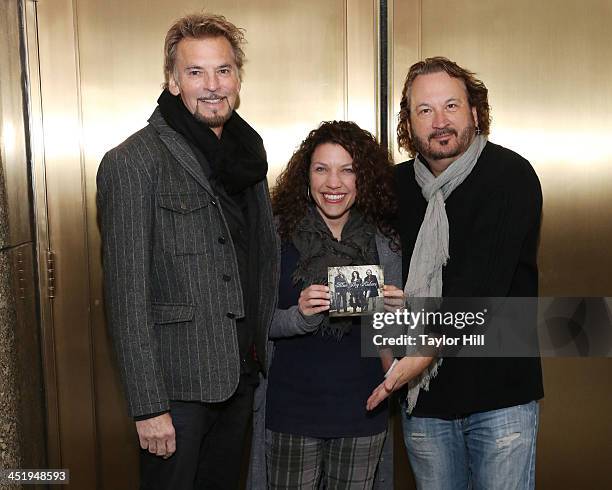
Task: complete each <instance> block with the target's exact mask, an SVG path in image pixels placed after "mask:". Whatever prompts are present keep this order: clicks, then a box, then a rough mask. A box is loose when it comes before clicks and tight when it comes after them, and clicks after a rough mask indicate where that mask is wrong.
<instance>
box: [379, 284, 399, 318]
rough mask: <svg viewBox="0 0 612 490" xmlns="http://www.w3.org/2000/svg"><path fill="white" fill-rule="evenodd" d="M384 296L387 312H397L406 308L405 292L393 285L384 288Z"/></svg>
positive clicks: (386, 285)
mask: <svg viewBox="0 0 612 490" xmlns="http://www.w3.org/2000/svg"><path fill="white" fill-rule="evenodd" d="M383 296H384V298H385V310H387V311H396V310H397V309H398V308H402V307H403V306H404V291H403V290H402V289H399V288H398V287H396V286H392V285H391V284H385V285H384V286H383Z"/></svg>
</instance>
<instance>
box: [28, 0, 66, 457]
mask: <svg viewBox="0 0 612 490" xmlns="http://www.w3.org/2000/svg"><path fill="white" fill-rule="evenodd" d="M26 2H29V3H30V4H31V8H32V9H33V14H32V16H33V21H32V22H33V24H34V25H30V23H29V22H28V20H27V19H28V14H27V10H28V8H27V7H26V6H25V3H22V7H23V10H22V15H23V17H24V19H23V24H24V29H25V30H26V32H24V35H25V36H26V39H27V40H28V41H29V39H28V37H27V29H28V28H31V29H32V31H33V36H34V38H35V41H36V42H35V45H34V46H31V45H29V44H28V51H30V50H33V51H35V52H36V55H35V56H36V61H37V64H36V66H35V67H33V66H31V65H30V64H29V57H28V56H26V60H27V63H26V65H25V70H26V76H27V87H26V89H27V91H28V92H27V98H28V103H27V110H28V114H29V116H28V124H29V125H30V141H29V142H28V143H29V144H32V140H31V138H32V134H33V131H32V130H31V127H32V126H33V125H34V124H36V125H38V126H40V127H39V129H41V128H42V126H43V124H44V114H43V109H42V99H41V94H42V86H41V84H42V79H41V76H40V48H39V40H38V25H39V20H38V5H37V0H26ZM31 69H35V70H36V71H37V72H38V77H37V80H38V83H37V87H36V91H37V97H36V103H37V104H38V114H39V115H38V117H37V120H36V121H34V120H33V119H32V118H31V114H32V102H33V101H32V92H31V90H33V86H32V85H31V80H30V79H31V75H30V70H31ZM38 137H39V138H40V139H41V141H39V142H38V145H37V148H38V152H39V155H38V156H37V157H36V156H35V155H34V152H31V159H32V160H31V165H32V193H33V199H34V208H35V211H34V213H35V218H39V219H35V221H36V222H35V226H34V230H35V231H34V233H35V241H36V262H37V277H38V297H39V301H40V302H39V304H38V315H39V321H40V336H41V337H40V338H41V351H42V352H41V354H42V358H43V380H44V381H43V382H44V387H45V403H46V412H47V413H46V419H45V420H46V425H47V427H46V431H47V433H46V440H47V441H46V448H47V455H46V456H47V464H54V465H61V463H62V451H61V444H60V436H59V434H60V417H59V404H58V393H57V371H56V364H55V359H56V357H55V342H54V340H53V339H54V337H55V333H54V326H53V303H52V302H51V301H50V300H49V299H48V297H47V295H46V294H44V292H43V291H44V288H45V287H46V276H45V274H44V272H45V271H46V264H47V253H48V251H49V248H50V242H49V218H48V207H47V184H46V179H47V175H46V165H45V156H44V134H43V132H42V131H40V134H39V135H38ZM35 159H36V160H37V161H35ZM39 165H40V166H42V169H39V170H38V171H37V170H36V169H35V168H34V166H39ZM37 175H38V176H39V177H40V180H39V181H37V180H36V176H37ZM39 199H40V201H39ZM40 209H42V210H43V215H42V216H41V214H40V212H39V211H40ZM41 221H44V223H41ZM45 301H46V302H47V304H46V305H43V302H45ZM50 399H52V401H50ZM51 421H52V422H51ZM53 427H54V428H55V433H54V434H51V430H52V428H53Z"/></svg>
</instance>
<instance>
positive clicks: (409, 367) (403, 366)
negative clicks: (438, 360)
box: [366, 357, 433, 410]
mask: <svg viewBox="0 0 612 490" xmlns="http://www.w3.org/2000/svg"><path fill="white" fill-rule="evenodd" d="M432 360H433V357H404V358H402V359H401V360H400V361H399V362H398V363H397V364H396V365H395V367H394V368H393V370H392V371H391V372H390V373H389V374H388V376H387V378H386V379H385V380H384V381H383V382H382V383H380V384H379V385H378V386H377V387H376V388H375V389H374V391H373V392H372V394H371V395H370V398H368V401H367V402H366V408H367V409H368V410H374V409H375V408H376V407H377V406H378V405H379V404H380V402H382V401H383V400H384V399H385V398H388V397H389V395H390V394H391V393H393V392H394V391H397V390H399V389H400V388H401V387H402V386H404V385H405V384H406V383H408V381H410V380H411V379H412V378H414V377H415V376H418V375H419V374H421V373H422V372H423V371H424V370H425V368H426V367H427V366H429V364H430V363H431V361H432Z"/></svg>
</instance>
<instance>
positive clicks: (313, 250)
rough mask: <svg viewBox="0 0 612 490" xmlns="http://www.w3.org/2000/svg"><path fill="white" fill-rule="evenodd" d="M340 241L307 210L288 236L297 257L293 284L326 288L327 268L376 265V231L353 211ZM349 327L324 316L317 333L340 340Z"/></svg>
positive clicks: (343, 320) (313, 211)
mask: <svg viewBox="0 0 612 490" xmlns="http://www.w3.org/2000/svg"><path fill="white" fill-rule="evenodd" d="M340 238H341V240H340V241H338V240H336V239H335V238H334V236H333V235H332V232H331V230H330V229H329V228H328V227H327V225H326V224H325V221H323V218H322V217H321V215H320V214H319V212H318V211H317V210H316V209H315V208H314V207H311V208H310V209H309V210H308V213H307V214H306V216H304V218H302V220H301V221H300V222H299V223H298V224H297V225H296V227H295V230H294V231H293V234H292V236H291V239H292V241H293V245H294V246H295V248H296V249H297V251H298V252H299V254H300V258H299V260H298V263H297V266H296V269H295V272H294V273H293V281H294V283H295V284H298V283H299V282H301V283H302V286H303V287H304V288H307V287H308V286H310V285H312V284H323V285H327V283H328V277H327V268H328V267H339V266H346V265H370V264H377V263H378V253H377V251H376V227H375V226H374V225H372V224H370V223H368V222H367V221H366V220H365V218H364V217H363V215H362V214H361V213H360V212H359V211H357V210H356V209H355V208H353V209H351V211H350V214H349V219H348V221H347V222H346V224H345V225H344V228H343V229H342V235H341V237H340ZM352 324H353V322H352V320H351V319H346V318H341V317H339V318H338V317H336V318H330V317H329V316H327V315H326V316H325V318H324V319H323V322H322V323H321V327H320V328H319V331H320V332H321V333H322V334H332V335H335V336H336V337H338V338H340V337H342V335H343V334H344V333H346V332H347V331H348V330H349V329H350V328H351V325H352Z"/></svg>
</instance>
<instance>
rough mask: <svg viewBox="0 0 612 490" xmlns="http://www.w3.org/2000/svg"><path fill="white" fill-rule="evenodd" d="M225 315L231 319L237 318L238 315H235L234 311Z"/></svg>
mask: <svg viewBox="0 0 612 490" xmlns="http://www.w3.org/2000/svg"><path fill="white" fill-rule="evenodd" d="M225 316H226V317H228V318H229V319H230V320H233V319H234V318H236V315H234V314H233V313H228V314H227V315H225Z"/></svg>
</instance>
